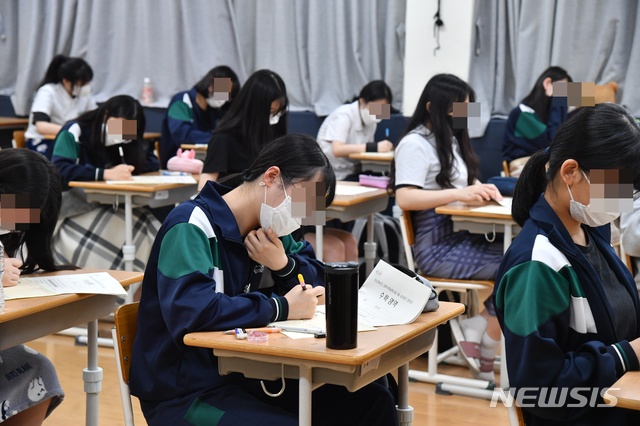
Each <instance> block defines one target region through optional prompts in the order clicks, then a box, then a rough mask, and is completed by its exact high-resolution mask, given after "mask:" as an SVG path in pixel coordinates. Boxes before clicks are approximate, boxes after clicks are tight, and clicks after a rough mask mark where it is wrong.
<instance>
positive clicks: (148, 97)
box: [141, 77, 154, 105]
mask: <svg viewBox="0 0 640 426" xmlns="http://www.w3.org/2000/svg"><path fill="white" fill-rule="evenodd" d="M141 100H142V103H143V104H147V105H149V104H152V103H153V100H154V99H153V87H151V79H150V78H149V77H145V78H144V80H143V81H142V99H141Z"/></svg>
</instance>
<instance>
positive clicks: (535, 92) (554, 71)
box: [521, 67, 573, 123]
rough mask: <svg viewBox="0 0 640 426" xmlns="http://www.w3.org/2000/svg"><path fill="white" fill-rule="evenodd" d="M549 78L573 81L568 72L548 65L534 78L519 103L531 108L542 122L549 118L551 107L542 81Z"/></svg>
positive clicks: (549, 98)
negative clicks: (529, 88)
mask: <svg viewBox="0 0 640 426" xmlns="http://www.w3.org/2000/svg"><path fill="white" fill-rule="evenodd" d="M547 78H551V81H552V82H556V81H560V80H565V79H566V80H567V81H573V79H572V78H571V76H570V75H569V73H567V71H565V70H564V69H563V68H560V67H549V68H547V69H546V70H544V72H543V73H542V74H540V77H538V80H536V84H534V85H533V89H531V92H529V94H528V95H527V96H526V97H525V98H524V99H523V100H522V102H521V103H523V104H525V105H526V106H528V107H530V108H531V109H533V110H534V111H535V112H536V114H537V115H538V118H540V120H541V121H542V122H543V123H546V122H547V120H548V119H549V108H550V107H551V97H550V96H547V94H546V93H545V90H544V85H543V82H544V81H545V80H546V79H547Z"/></svg>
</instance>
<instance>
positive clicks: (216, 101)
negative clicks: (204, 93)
mask: <svg viewBox="0 0 640 426" xmlns="http://www.w3.org/2000/svg"><path fill="white" fill-rule="evenodd" d="M227 102H228V101H227V100H225V99H213V96H210V97H208V98H207V104H208V105H209V106H210V107H211V108H220V107H221V106H222V105H224V104H226V103H227Z"/></svg>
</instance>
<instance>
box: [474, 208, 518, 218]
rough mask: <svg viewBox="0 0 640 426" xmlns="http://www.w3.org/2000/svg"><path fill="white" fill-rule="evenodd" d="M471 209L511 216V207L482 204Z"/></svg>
mask: <svg viewBox="0 0 640 426" xmlns="http://www.w3.org/2000/svg"><path fill="white" fill-rule="evenodd" d="M471 211H472V212H479V213H491V214H503V215H508V216H511V207H503V206H482V207H476V208H475V209H471Z"/></svg>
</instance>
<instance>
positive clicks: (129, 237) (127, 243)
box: [122, 194, 139, 303]
mask: <svg viewBox="0 0 640 426" xmlns="http://www.w3.org/2000/svg"><path fill="white" fill-rule="evenodd" d="M132 206H133V197H132V195H131V194H125V196H124V232H125V234H124V235H125V237H124V245H123V246H122V258H123V260H124V269H125V270H126V271H133V262H134V261H135V260H136V246H135V244H134V243H133V207H132ZM138 287H139V285H136V284H134V285H132V286H130V287H129V289H128V290H127V297H126V298H125V303H132V302H133V297H134V295H135V294H136V290H138Z"/></svg>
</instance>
